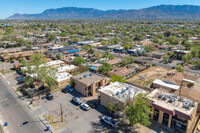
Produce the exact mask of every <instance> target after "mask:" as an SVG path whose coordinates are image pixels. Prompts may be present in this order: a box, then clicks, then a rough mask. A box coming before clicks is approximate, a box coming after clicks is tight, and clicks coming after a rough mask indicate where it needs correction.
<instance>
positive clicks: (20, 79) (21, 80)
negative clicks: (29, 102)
mask: <svg viewBox="0 0 200 133" xmlns="http://www.w3.org/2000/svg"><path fill="white" fill-rule="evenodd" d="M17 81H18V84H21V83H24V82H25V78H24V76H20V77H17Z"/></svg>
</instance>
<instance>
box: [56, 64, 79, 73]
mask: <svg viewBox="0 0 200 133" xmlns="http://www.w3.org/2000/svg"><path fill="white" fill-rule="evenodd" d="M75 68H77V66H75V65H66V66H63V67H59V68H58V72H64V71H70V70H73V69H75Z"/></svg>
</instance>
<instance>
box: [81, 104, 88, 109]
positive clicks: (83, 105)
mask: <svg viewBox="0 0 200 133" xmlns="http://www.w3.org/2000/svg"><path fill="white" fill-rule="evenodd" d="M81 108H83V109H84V110H89V109H90V106H89V105H88V104H86V103H82V104H81Z"/></svg>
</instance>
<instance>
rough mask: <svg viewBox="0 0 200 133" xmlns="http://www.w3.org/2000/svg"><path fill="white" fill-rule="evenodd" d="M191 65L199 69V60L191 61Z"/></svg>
mask: <svg viewBox="0 0 200 133" xmlns="http://www.w3.org/2000/svg"><path fill="white" fill-rule="evenodd" d="M192 64H193V65H195V66H196V67H198V68H200V59H199V60H196V61H193V62H192Z"/></svg>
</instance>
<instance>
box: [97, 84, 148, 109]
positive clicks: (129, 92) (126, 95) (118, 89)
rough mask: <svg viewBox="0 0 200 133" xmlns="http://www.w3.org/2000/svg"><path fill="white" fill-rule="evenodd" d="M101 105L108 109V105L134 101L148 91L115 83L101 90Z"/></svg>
mask: <svg viewBox="0 0 200 133" xmlns="http://www.w3.org/2000/svg"><path fill="white" fill-rule="evenodd" d="M99 92H100V99H99V100H100V104H101V105H103V106H104V107H107V105H108V103H109V102H111V103H113V104H116V105H117V104H119V103H125V102H126V101H127V100H131V99H133V98H134V97H135V96H136V95H137V94H139V93H146V92H147V91H145V90H143V89H141V88H138V87H135V86H133V85H130V84H126V83H119V82H114V83H111V84H110V85H107V86H105V87H101V88H100V89H99Z"/></svg>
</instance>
